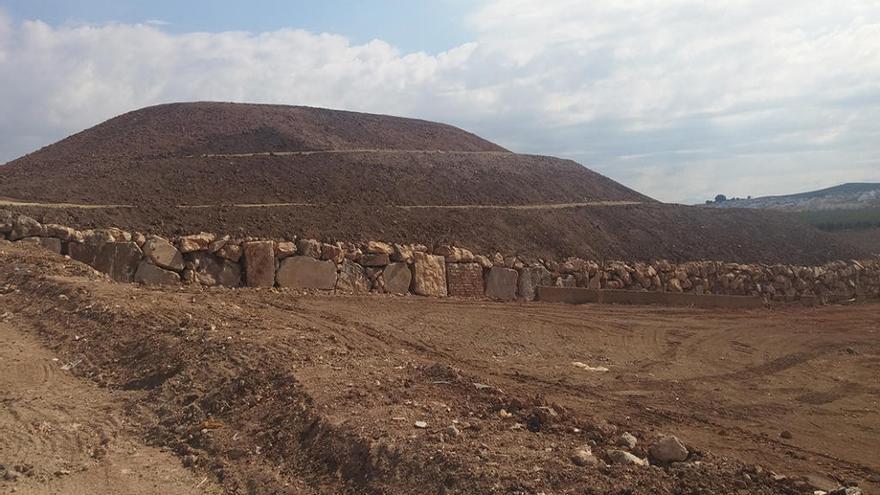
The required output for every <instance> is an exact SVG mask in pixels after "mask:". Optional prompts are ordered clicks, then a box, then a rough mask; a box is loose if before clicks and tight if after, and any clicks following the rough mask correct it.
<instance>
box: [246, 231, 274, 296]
mask: <svg viewBox="0 0 880 495" xmlns="http://www.w3.org/2000/svg"><path fill="white" fill-rule="evenodd" d="M274 244H275V243H274V242H272V241H253V242H246V243H244V245H243V248H242V249H243V251H244V270H245V281H246V282H247V285H248V286H249V287H273V286H274V285H275V246H274Z"/></svg>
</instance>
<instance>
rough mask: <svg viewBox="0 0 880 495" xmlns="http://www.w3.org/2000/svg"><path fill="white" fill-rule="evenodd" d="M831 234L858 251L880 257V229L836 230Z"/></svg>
mask: <svg viewBox="0 0 880 495" xmlns="http://www.w3.org/2000/svg"><path fill="white" fill-rule="evenodd" d="M829 234H830V235H831V236H832V237H834V238H835V239H838V240H840V241H843V242H846V243H848V244H850V245H852V246H855V247H856V248H858V249H861V250H863V251H865V252H868V253H871V254H873V255H874V256H880V227H876V228H873V229H857V230H836V231H832V232H829Z"/></svg>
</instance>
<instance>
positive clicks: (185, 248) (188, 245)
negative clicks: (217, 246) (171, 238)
mask: <svg viewBox="0 0 880 495" xmlns="http://www.w3.org/2000/svg"><path fill="white" fill-rule="evenodd" d="M215 238H216V236H215V235H214V234H209V233H207V232H199V233H198V234H192V235H185V236H183V237H181V238H180V239H178V240H177V245H178V247H179V249H180V252H181V253H184V254H185V253H192V252H194V251H207V250H208V247H209V246H210V245H211V243H212V242H214V239H215Z"/></svg>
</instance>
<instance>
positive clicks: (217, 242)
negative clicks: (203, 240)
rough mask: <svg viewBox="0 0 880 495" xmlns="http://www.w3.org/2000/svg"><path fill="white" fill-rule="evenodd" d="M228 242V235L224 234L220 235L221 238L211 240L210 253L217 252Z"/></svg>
mask: <svg viewBox="0 0 880 495" xmlns="http://www.w3.org/2000/svg"><path fill="white" fill-rule="evenodd" d="M228 242H229V236H228V235H224V236H223V237H220V238H219V239H214V240H213V241H211V243H210V244H208V252H209V253H216V252H217V251H219V250H220V249H222V248H223V246H225V245H226V243H228Z"/></svg>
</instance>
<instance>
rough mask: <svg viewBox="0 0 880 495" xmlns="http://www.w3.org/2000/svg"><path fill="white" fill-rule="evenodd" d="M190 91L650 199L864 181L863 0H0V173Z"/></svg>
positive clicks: (877, 2) (869, 13)
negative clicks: (560, 170) (404, 131)
mask: <svg viewBox="0 0 880 495" xmlns="http://www.w3.org/2000/svg"><path fill="white" fill-rule="evenodd" d="M198 100H220V101H241V102H260V103H280V104H295V105H312V106H322V107H329V108H338V109H346V110H356V111H365V112H375V113H385V114H392V115H402V116H409V117H418V118H423V119H428V120H437V121H442V122H446V123H450V124H453V125H457V126H459V127H462V128H464V129H467V130H469V131H472V132H475V133H477V134H479V135H481V136H483V137H485V138H487V139H489V140H492V141H494V142H496V143H498V144H500V145H502V146H504V147H506V148H509V149H511V150H513V151H516V152H521V153H536V154H545V155H554V156H560V157H564V158H571V159H573V160H576V161H578V162H579V163H582V164H584V165H585V166H588V167H590V168H592V169H593V170H596V171H598V172H600V173H602V174H605V175H607V176H609V177H611V178H613V179H615V180H618V181H620V182H622V183H624V184H626V185H628V186H630V187H632V188H634V189H637V190H639V191H641V192H643V193H646V194H648V195H649V196H652V197H654V198H657V199H660V200H663V201H670V202H680V203H696V202H702V201H703V200H705V199H709V198H714V196H715V195H716V194H719V193H723V194H726V195H727V196H728V197H734V196H742V197H745V196H748V195H751V196H762V195H769V194H785V193H793V192H801V191H807V190H812V189H818V188H822V187H828V186H832V185H836V184H840V183H844V182H880V118H878V116H880V0H847V1H844V2H841V1H839V0H835V1H830V0H828V1H826V0H777V1H775V2H766V1H753V0H727V1H725V2H715V1H697V0H627V1H626V2H621V1H617V0H594V1H590V2H585V1H581V0H472V1H464V0H435V1H432V2H414V1H403V0H401V1H392V0H384V1H382V0H378V1H373V2H362V1H325V2H311V1H282V0H268V1H250V2H240V1H238V2H235V1H231V0H214V1H207V0H190V1H187V2H180V1H171V0H153V1H150V2H145V1H131V0H129V1H126V0H79V1H77V2H68V1H49V0H11V1H10V0H0V163H3V162H6V161H9V160H12V159H14V158H16V157H18V156H21V155H22V154H25V153H28V152H31V151H33V150H35V149H38V148H39V147H41V146H45V145H47V144H51V143H52V142H54V141H57V140H58V139H61V138H63V137H65V136H67V135H70V134H72V133H75V132H78V131H80V130H82V129H85V128H87V127H90V126H93V125H95V124H98V123H100V122H102V121H104V120H106V119H108V118H111V117H113V116H115V115H118V114H120V113H124V112H126V111H130V110H134V109H137V108H141V107H144V106H148V105H153V104H158V103H165V102H171V101H198Z"/></svg>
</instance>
